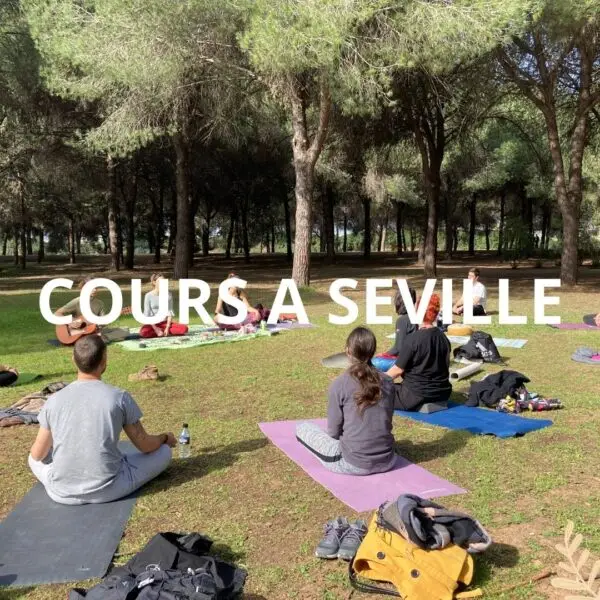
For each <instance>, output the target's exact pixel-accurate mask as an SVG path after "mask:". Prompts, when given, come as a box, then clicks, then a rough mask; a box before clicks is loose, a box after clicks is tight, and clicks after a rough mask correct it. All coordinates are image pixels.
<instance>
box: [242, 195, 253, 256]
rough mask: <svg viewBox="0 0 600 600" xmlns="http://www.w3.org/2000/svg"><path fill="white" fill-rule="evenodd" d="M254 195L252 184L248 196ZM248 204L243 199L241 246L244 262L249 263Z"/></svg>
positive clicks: (248, 200) (247, 199)
mask: <svg viewBox="0 0 600 600" xmlns="http://www.w3.org/2000/svg"><path fill="white" fill-rule="evenodd" d="M253 193H254V184H252V186H251V189H250V194H253ZM249 203H250V199H249V198H245V199H244V200H243V201H242V246H243V249H244V262H245V263H249V262H250V235H249V234H248V206H249Z"/></svg>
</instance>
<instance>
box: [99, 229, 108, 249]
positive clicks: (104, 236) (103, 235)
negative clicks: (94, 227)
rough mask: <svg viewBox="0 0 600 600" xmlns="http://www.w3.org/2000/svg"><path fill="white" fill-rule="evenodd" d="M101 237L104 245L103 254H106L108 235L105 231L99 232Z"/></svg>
mask: <svg viewBox="0 0 600 600" xmlns="http://www.w3.org/2000/svg"><path fill="white" fill-rule="evenodd" d="M100 236H101V237H102V245H103V246H104V254H108V235H107V234H105V233H101V234H100Z"/></svg>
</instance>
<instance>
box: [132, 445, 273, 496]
mask: <svg viewBox="0 0 600 600" xmlns="http://www.w3.org/2000/svg"><path fill="white" fill-rule="evenodd" d="M268 443H269V441H268V440H267V439H266V438H257V439H254V440H243V441H241V442H236V443H234V444H229V445H223V446H213V447H210V448H200V449H199V450H198V452H199V454H198V456H193V457H191V458H188V459H186V460H174V461H173V463H172V464H171V466H170V467H169V468H168V469H167V471H165V473H163V474H162V475H160V476H159V477H157V478H156V479H155V480H154V481H153V482H152V484H151V485H150V486H148V487H144V488H142V491H141V493H140V495H141V496H145V495H147V494H155V493H156V492H160V491H164V490H168V489H170V488H172V487H174V486H178V485H180V484H182V483H185V482H187V481H192V480H194V479H198V478H199V477H203V476H205V475H208V474H209V473H211V472H212V471H216V470H218V469H223V468H225V467H230V466H231V465H233V464H235V463H236V462H237V461H238V459H239V457H240V455H242V454H246V453H248V452H254V451H255V450H260V449H261V448H264V447H265V446H266V445H267V444H268Z"/></svg>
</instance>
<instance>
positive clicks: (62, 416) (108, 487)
mask: <svg viewBox="0 0 600 600" xmlns="http://www.w3.org/2000/svg"><path fill="white" fill-rule="evenodd" d="M73 361H74V363H75V365H76V366H77V371H78V372H77V380H76V381H74V382H73V383H71V384H70V385H68V386H67V387H65V388H63V389H62V390H60V391H59V392H57V393H56V394H54V395H53V396H50V397H49V398H48V400H47V401H46V403H45V405H44V407H43V408H42V410H41V411H40V414H39V415H38V420H39V423H40V430H39V432H38V435H37V438H36V440H35V442H34V444H33V446H32V448H31V453H30V455H29V466H30V468H31V470H32V471H33V474H34V475H35V476H36V477H37V478H38V479H39V480H40V482H41V483H42V484H43V485H44V487H45V488H46V491H47V493H48V496H50V498H51V499H52V500H54V501H55V502H58V503H60V504H99V503H103V502H112V501H113V500H117V499H118V498H122V497H124V496H127V495H128V494H130V493H131V492H133V491H134V490H137V489H138V488H139V487H141V486H142V485H144V484H145V483H147V482H148V481H150V480H151V479H154V478H155V477H156V476H157V475H158V474H160V473H162V472H163V471H164V470H165V469H166V468H167V466H168V465H169V462H170V461H171V448H173V447H174V446H175V445H176V444H177V442H176V440H175V437H174V436H173V434H172V433H162V434H160V435H149V434H148V433H146V431H145V429H144V426H143V425H142V423H141V422H140V419H141V418H142V411H141V410H140V408H139V407H138V405H137V404H136V402H135V400H134V399H133V398H132V397H131V396H130V395H129V393H128V392H126V391H124V390H121V389H118V388H116V387H113V386H111V385H108V384H106V383H104V382H102V374H103V373H104V371H105V370H106V361H107V351H106V344H105V343H104V341H103V340H102V339H101V338H100V337H99V336H97V335H87V336H84V337H83V338H81V339H80V340H78V341H77V342H76V343H75V346H74V349H73ZM122 430H124V431H125V433H126V434H127V436H128V437H129V439H130V440H131V441H132V442H133V445H134V446H135V447H136V448H137V449H138V451H139V452H128V453H127V454H122V453H121V452H120V450H119V448H118V447H117V444H118V441H119V436H120V434H121V431H122Z"/></svg>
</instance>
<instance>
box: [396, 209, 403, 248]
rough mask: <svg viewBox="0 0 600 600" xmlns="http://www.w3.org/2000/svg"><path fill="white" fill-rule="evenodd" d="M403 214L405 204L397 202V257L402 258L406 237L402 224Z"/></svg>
mask: <svg viewBox="0 0 600 600" xmlns="http://www.w3.org/2000/svg"><path fill="white" fill-rule="evenodd" d="M403 212H404V203H403V202H399V201H396V256H402V245H403V243H402V240H403V235H404V225H403V223H402V213H403Z"/></svg>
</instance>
